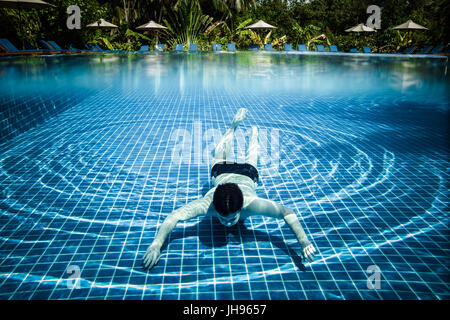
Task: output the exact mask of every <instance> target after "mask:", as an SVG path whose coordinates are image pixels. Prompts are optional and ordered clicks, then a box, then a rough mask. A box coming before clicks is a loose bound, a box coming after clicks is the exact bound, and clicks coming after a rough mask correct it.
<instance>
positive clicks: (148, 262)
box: [143, 245, 161, 269]
mask: <svg viewBox="0 0 450 320" xmlns="http://www.w3.org/2000/svg"><path fill="white" fill-rule="evenodd" d="M160 256H161V253H160V251H159V248H157V247H156V246H153V245H151V246H149V247H148V249H147V251H146V252H145V254H144V260H143V263H144V268H145V269H147V268H149V269H151V268H153V266H155V265H156V264H157V263H158V261H159V258H160Z"/></svg>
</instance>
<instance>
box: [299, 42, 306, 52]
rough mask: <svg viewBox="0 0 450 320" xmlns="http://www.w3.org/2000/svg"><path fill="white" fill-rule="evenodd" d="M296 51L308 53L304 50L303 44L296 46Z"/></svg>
mask: <svg viewBox="0 0 450 320" xmlns="http://www.w3.org/2000/svg"><path fill="white" fill-rule="evenodd" d="M297 50H298V51H308V50H307V49H306V45H305V44H303V43H301V44H299V45H297Z"/></svg>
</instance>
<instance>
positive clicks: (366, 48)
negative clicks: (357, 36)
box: [363, 47, 373, 53]
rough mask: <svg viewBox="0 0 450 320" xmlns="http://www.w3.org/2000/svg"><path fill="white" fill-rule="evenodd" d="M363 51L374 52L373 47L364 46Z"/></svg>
mask: <svg viewBox="0 0 450 320" xmlns="http://www.w3.org/2000/svg"><path fill="white" fill-rule="evenodd" d="M363 52H364V53H373V52H372V49H370V47H363Z"/></svg>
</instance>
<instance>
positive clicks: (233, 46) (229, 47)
mask: <svg viewBox="0 0 450 320" xmlns="http://www.w3.org/2000/svg"><path fill="white" fill-rule="evenodd" d="M227 51H236V44H234V43H229V44H227Z"/></svg>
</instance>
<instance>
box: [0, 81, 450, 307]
mask: <svg viewBox="0 0 450 320" xmlns="http://www.w3.org/2000/svg"><path fill="white" fill-rule="evenodd" d="M172 89H173V88H171V87H166V88H165V89H164V90H159V91H158V93H154V92H151V91H148V90H144V89H143V88H137V89H134V90H127V91H121V90H117V88H115V87H113V86H110V87H106V88H104V89H103V90H101V91H98V92H97V93H96V94H93V95H89V96H86V97H85V98H84V100H82V101H81V102H79V103H78V104H76V105H74V106H73V107H71V108H69V109H67V110H65V111H63V112H61V113H58V114H56V115H55V116H53V117H51V118H50V119H49V120H47V121H45V122H44V123H42V124H40V125H38V126H36V127H34V128H31V129H29V130H28V131H26V132H24V133H21V134H19V135H17V136H15V137H14V138H12V139H9V140H6V141H3V143H2V144H1V145H0V152H1V159H0V160H1V162H0V187H1V190H2V192H1V194H0V195H1V197H0V260H1V262H0V299H448V298H449V286H448V280H449V278H448V277H449V272H448V271H449V270H448V247H449V246H448V173H449V172H448V146H447V127H446V122H445V117H444V118H443V117H442V115H443V114H444V116H445V114H447V111H446V110H444V111H442V110H441V109H439V106H437V105H433V104H431V103H430V105H428V106H426V107H427V108H428V110H427V112H426V113H424V112H423V107H424V103H417V104H415V102H414V101H410V100H407V99H406V98H404V97H393V96H389V95H385V96H364V95H360V96H357V97H348V96H345V95H341V96H320V97H311V96H302V95H300V94H288V93H283V94H278V95H276V94H275V95H273V94H272V95H269V94H268V95H260V94H258V95H256V94H254V93H252V92H247V93H245V94H243V93H242V92H240V94H236V93H235V92H234V91H233V90H214V89H208V90H203V91H202V90H195V89H192V88H191V89H190V90H186V91H185V92H183V94H178V93H177V91H176V90H175V89H173V90H172ZM177 90H178V89H177ZM375 101H376V103H375ZM444 104H445V102H444ZM240 107H246V108H248V109H249V111H250V112H249V116H248V118H247V119H246V120H245V121H244V122H243V123H242V129H243V131H242V133H243V134H244V135H245V134H246V132H247V130H248V129H249V128H250V126H251V125H257V126H258V127H259V128H260V130H262V132H265V133H266V134H267V139H265V146H264V148H263V149H264V150H263V153H262V155H261V159H260V160H261V161H260V162H261V164H260V167H259V170H260V177H261V183H260V185H259V186H258V188H257V193H258V195H260V196H261V197H266V198H270V199H272V200H275V201H278V202H280V203H282V204H284V205H286V206H289V207H291V208H292V209H294V210H295V211H296V212H297V213H298V215H299V217H300V221H301V223H302V225H303V227H304V229H305V231H306V233H307V234H308V236H309V238H310V240H311V241H312V243H313V244H314V245H315V247H316V249H317V250H318V255H317V257H316V260H315V262H313V263H311V264H308V263H306V264H303V263H302V261H301V258H300V256H299V255H300V246H299V245H298V243H297V242H296V239H295V237H294V235H293V234H292V232H291V231H290V229H289V228H288V227H287V226H286V225H285V224H284V222H283V221H278V220H274V219H270V218H263V217H253V218H251V219H248V220H246V221H244V222H243V223H240V224H239V225H237V226H236V227H234V228H230V229H226V228H225V227H223V226H221V225H220V223H219V222H218V221H216V220H215V219H211V218H208V217H205V218H201V219H194V220H190V221H185V222H180V223H179V224H178V225H177V226H176V228H175V229H174V231H173V232H172V234H171V235H170V237H169V239H168V241H167V243H166V245H165V246H164V247H163V250H162V252H161V253H162V254H161V260H160V261H159V263H158V265H157V266H156V267H155V268H153V269H152V270H150V271H146V270H144V269H143V268H142V265H141V261H142V256H143V254H144V252H145V250H146V248H147V246H148V245H149V244H150V243H151V241H152V240H153V237H154V235H155V232H156V230H157V226H159V225H160V224H161V223H162V221H163V220H164V218H165V217H166V216H167V215H168V214H169V213H170V212H171V211H172V210H174V209H176V208H178V207H180V206H182V205H183V204H185V203H187V202H189V201H192V200H195V199H197V198H199V197H201V196H202V194H204V193H205V192H206V191H207V190H208V188H209V187H210V183H211V181H210V179H209V172H208V168H209V163H208V162H209V154H210V151H211V148H210V147H211V145H213V144H214V143H213V140H214V139H209V138H210V135H209V133H208V132H213V129H216V131H214V132H223V131H224V129H225V128H226V126H227V125H228V123H229V122H230V120H231V119H232V117H233V115H234V113H235V112H236V111H237V110H238V109H239V108H240ZM410 109H413V111H414V112H413V113H411V112H410V111H409V110H410ZM430 110H431V111H430ZM430 112H431V114H430ZM208 130H210V131H208ZM180 132H184V133H186V135H185V136H184V137H185V140H184V143H185V146H186V148H185V149H184V151H185V152H184V153H183V152H181V154H177V153H176V152H177V147H179V146H180V141H181V140H180V135H179V134H180ZM263 138H264V137H262V138H261V139H262V140H264V139H263ZM241 147H243V148H244V149H245V146H241ZM208 148H209V149H208ZM236 148H238V146H236ZM186 150H187V151H186ZM236 153H239V149H237V150H236ZM178 156H180V157H181V159H179V158H177V157H178ZM175 158H176V159H178V160H176V159H175ZM267 159H268V160H267ZM371 266H376V268H379V270H380V288H379V289H376V290H375V289H370V288H368V286H367V281H368V278H369V277H370V276H371V275H372V273H370V272H368V269H371V268H373V267H371ZM69 267H70V268H69ZM68 268H69V269H70V272H68ZM78 277H79V278H81V280H80V281H78V282H76V281H75V280H74V279H76V278H78Z"/></svg>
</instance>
